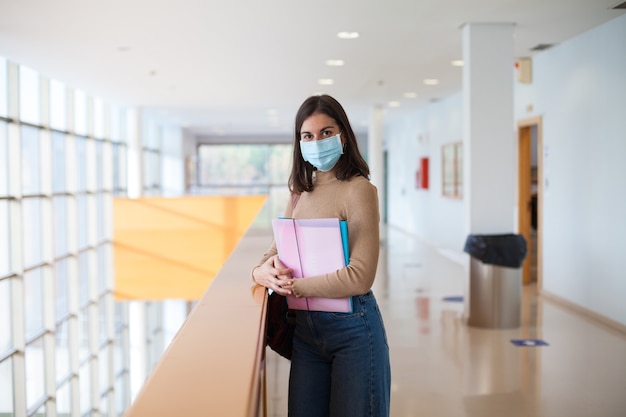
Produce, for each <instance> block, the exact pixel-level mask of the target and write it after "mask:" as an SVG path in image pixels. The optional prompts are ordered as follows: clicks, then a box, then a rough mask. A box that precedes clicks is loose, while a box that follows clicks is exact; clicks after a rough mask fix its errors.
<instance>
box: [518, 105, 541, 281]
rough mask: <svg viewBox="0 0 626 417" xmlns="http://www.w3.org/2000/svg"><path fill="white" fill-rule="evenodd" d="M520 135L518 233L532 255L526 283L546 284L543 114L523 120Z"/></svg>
mask: <svg viewBox="0 0 626 417" xmlns="http://www.w3.org/2000/svg"><path fill="white" fill-rule="evenodd" d="M517 138H518V179H519V184H518V192H519V195H518V204H519V206H518V233H519V234H521V235H523V236H524V238H525V239H526V242H527V247H528V256H526V259H525V260H524V264H523V265H522V283H523V284H524V285H530V284H535V283H536V285H537V290H541V288H542V276H541V271H542V257H541V254H542V241H541V236H542V233H541V231H542V216H541V213H542V209H541V208H542V202H543V183H542V181H541V178H543V169H542V165H543V152H542V151H541V150H542V149H543V140H542V125H541V117H534V118H531V119H525V120H521V121H520V122H518V124H517Z"/></svg>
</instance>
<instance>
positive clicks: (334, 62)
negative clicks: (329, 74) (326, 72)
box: [326, 59, 344, 67]
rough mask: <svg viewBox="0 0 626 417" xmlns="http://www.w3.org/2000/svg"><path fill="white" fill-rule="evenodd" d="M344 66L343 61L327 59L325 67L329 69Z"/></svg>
mask: <svg viewBox="0 0 626 417" xmlns="http://www.w3.org/2000/svg"><path fill="white" fill-rule="evenodd" d="M343 64H344V62H343V59H327V60H326V65H328V66H329V67H342V66H343Z"/></svg>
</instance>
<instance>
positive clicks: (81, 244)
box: [76, 194, 89, 249]
mask: <svg viewBox="0 0 626 417" xmlns="http://www.w3.org/2000/svg"><path fill="white" fill-rule="evenodd" d="M76 205H77V210H78V212H77V220H78V224H77V227H78V248H79V249H83V248H85V247H87V245H88V236H89V234H88V232H89V229H88V227H89V225H88V224H87V219H88V216H87V195H86V194H79V195H77V196H76Z"/></svg>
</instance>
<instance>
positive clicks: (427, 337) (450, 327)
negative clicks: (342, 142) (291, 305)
mask: <svg viewBox="0 0 626 417" xmlns="http://www.w3.org/2000/svg"><path fill="white" fill-rule="evenodd" d="M384 241H385V244H384V245H383V249H382V251H381V258H380V263H379V273H378V274H377V278H376V283H375V286H374V291H375V293H376V296H377V298H378V302H379V304H380V306H381V310H382V312H383V317H384V319H385V325H386V328H387V335H388V340H389V345H390V351H391V362H392V381H393V382H392V393H391V395H392V404H391V415H392V416H393V417H414V416H416V417H417V416H427V417H624V416H626V335H624V334H621V333H618V332H616V331H614V330H612V329H610V328H608V327H605V326H603V325H602V324H600V323H598V322H596V321H593V320H591V319H589V318H586V317H585V316H582V315H580V314H579V313H576V312H573V311H571V310H569V309H566V308H564V307H562V306H561V305H559V304H555V303H554V302H551V301H548V300H545V299H543V298H541V297H537V296H536V290H535V287H534V286H528V287H524V289H523V296H522V323H521V326H520V327H519V328H516V329H512V330H494V329H481V328H476V327H469V326H467V325H466V324H465V322H464V319H463V316H464V312H465V306H464V303H463V301H460V302H459V301H446V300H455V299H457V298H455V297H463V296H464V295H465V287H466V279H465V275H466V273H465V266H464V263H466V262H467V261H468V260H467V257H466V256H465V255H459V254H457V253H451V252H445V251H438V250H436V249H433V248H432V247H430V246H428V245H425V244H423V243H421V242H420V241H419V240H417V239H415V238H414V237H412V236H409V235H406V234H404V233H402V232H400V231H398V230H396V229H391V228H390V229H389V230H387V231H386V238H385V239H384ZM449 297H452V298H449ZM514 339H540V340H542V341H545V342H546V343H547V344H548V345H547V346H532V347H530V346H526V347H518V346H516V345H515V344H513V343H512V342H511V340H514ZM288 373H289V362H288V361H286V360H284V359H281V358H280V357H278V356H277V355H275V354H274V353H273V352H271V351H270V350H269V349H268V360H267V384H268V387H267V390H268V415H269V416H276V417H282V416H287V411H286V404H287V379H288Z"/></svg>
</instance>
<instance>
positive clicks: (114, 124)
mask: <svg viewBox="0 0 626 417" xmlns="http://www.w3.org/2000/svg"><path fill="white" fill-rule="evenodd" d="M109 125H110V130H111V140H112V141H113V142H119V141H121V139H122V138H123V137H124V136H125V135H124V134H123V132H122V110H121V109H120V108H119V107H117V106H111V116H110V120H109Z"/></svg>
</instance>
